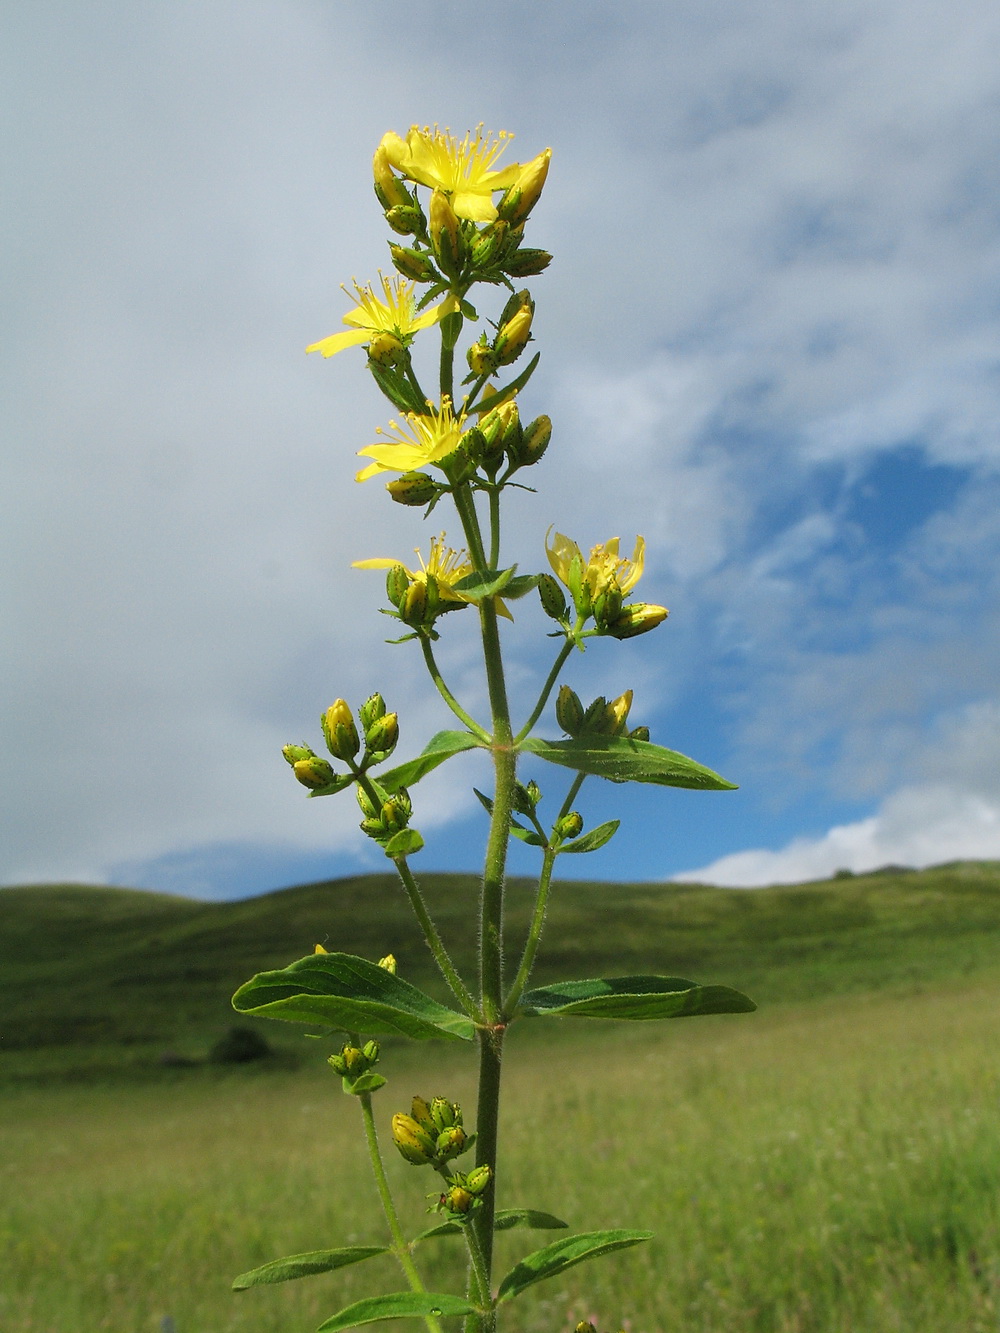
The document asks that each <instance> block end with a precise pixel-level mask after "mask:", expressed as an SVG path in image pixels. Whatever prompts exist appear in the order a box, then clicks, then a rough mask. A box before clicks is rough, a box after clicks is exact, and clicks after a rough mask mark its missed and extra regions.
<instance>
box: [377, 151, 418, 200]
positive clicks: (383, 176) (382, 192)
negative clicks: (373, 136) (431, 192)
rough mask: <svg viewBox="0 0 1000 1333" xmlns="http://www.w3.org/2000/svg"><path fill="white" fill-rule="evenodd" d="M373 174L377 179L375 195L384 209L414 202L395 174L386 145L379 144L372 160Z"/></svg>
mask: <svg viewBox="0 0 1000 1333" xmlns="http://www.w3.org/2000/svg"><path fill="white" fill-rule="evenodd" d="M372 174H373V175H374V177H375V193H376V195H377V196H378V201H379V203H380V204H381V205H382V207H383V208H386V209H388V208H396V207H397V206H399V205H400V204H412V203H413V200H412V198H411V197H410V193H409V191H408V190H407V188H406V186H405V185H404V184H403V182H402V181H401V180H400V179H399V177H398V176H396V175H395V174H394V173H393V170H392V167H391V166H390V165H389V157H388V154H387V153H386V150H385V147H384V144H381V143H380V144H379V146H378V147H377V148H376V149H375V156H374V157H373V158H372Z"/></svg>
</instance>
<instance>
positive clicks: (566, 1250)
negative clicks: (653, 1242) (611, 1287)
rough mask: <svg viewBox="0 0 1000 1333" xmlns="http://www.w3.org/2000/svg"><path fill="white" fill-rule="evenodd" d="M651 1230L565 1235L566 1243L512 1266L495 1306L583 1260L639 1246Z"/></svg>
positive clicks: (647, 1237) (542, 1250)
mask: <svg viewBox="0 0 1000 1333" xmlns="http://www.w3.org/2000/svg"><path fill="white" fill-rule="evenodd" d="M652 1235H653V1233H652V1232H651V1231H626V1230H624V1229H616V1230H612V1231H584V1232H581V1233H580V1235H578V1236H567V1237H566V1239H565V1240H556V1241H553V1242H552V1244H551V1245H546V1246H545V1248H544V1249H541V1250H536V1251H535V1252H534V1254H529V1255H526V1256H525V1258H523V1259H522V1260H521V1262H520V1263H519V1264H515V1265H514V1267H513V1268H512V1269H511V1270H510V1272H509V1273H508V1274H507V1276H506V1277H505V1278H504V1280H503V1281H502V1282H501V1283H500V1290H499V1292H498V1294H497V1303H498V1304H499V1303H501V1302H502V1301H510V1300H513V1299H514V1297H515V1296H520V1294H521V1292H522V1291H524V1290H525V1289H526V1288H527V1287H530V1286H533V1285H534V1283H536V1282H542V1281H544V1279H545V1278H547V1277H555V1276H556V1275H557V1274H559V1273H564V1272H565V1271H566V1269H567V1268H572V1267H573V1266H574V1264H582V1263H583V1261H584V1260H585V1259H596V1258H597V1256H598V1255H601V1254H611V1253H612V1251H614V1250H626V1249H628V1248H629V1247H630V1246H632V1245H640V1244H641V1243H642V1242H643V1241H644V1240H650V1239H651V1237H652Z"/></svg>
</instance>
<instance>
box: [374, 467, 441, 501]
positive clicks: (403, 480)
mask: <svg viewBox="0 0 1000 1333" xmlns="http://www.w3.org/2000/svg"><path fill="white" fill-rule="evenodd" d="M385 489H386V490H387V491H388V492H389V494H390V495H391V496H392V498H393V499H394V500H395V501H396V503H397V504H398V505H412V506H413V507H414V508H416V507H417V506H418V505H427V504H430V502H431V501H432V500H433V499H434V497H435V495H437V492H438V488H437V484H436V483H435V481H434V479H433V477H429V476H428V475H427V473H426V472H404V473H403V474H402V475H401V476H398V477H393V479H392V481H387V482H386V484H385Z"/></svg>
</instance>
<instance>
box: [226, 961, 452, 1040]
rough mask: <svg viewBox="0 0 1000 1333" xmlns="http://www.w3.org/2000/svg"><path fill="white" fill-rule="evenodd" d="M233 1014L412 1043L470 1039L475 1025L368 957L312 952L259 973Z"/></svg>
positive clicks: (242, 991) (240, 995)
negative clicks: (390, 1036)
mask: <svg viewBox="0 0 1000 1333" xmlns="http://www.w3.org/2000/svg"><path fill="white" fill-rule="evenodd" d="M233 1008H234V1009H235V1010H236V1011H237V1013H241V1014H254V1015H256V1016H257V1017H260V1018H280V1019H283V1020H284V1021H285V1022H287V1023H307V1024H309V1026H311V1027H314V1026H315V1025H316V1024H321V1025H323V1026H325V1027H330V1028H335V1029H337V1030H338V1031H340V1032H347V1033H351V1032H371V1033H374V1034H382V1033H393V1034H396V1035H399V1036H404V1037H410V1038H412V1040H414V1041H433V1040H444V1041H471V1040H472V1039H473V1037H474V1036H475V1027H474V1025H473V1023H472V1021H471V1019H469V1018H467V1017H466V1016H465V1014H460V1013H457V1012H456V1011H455V1010H454V1009H449V1008H447V1007H446V1006H445V1005H443V1004H438V1002H437V1000H432V999H431V997H430V996H429V995H425V994H424V993H423V991H420V990H417V988H416V986H411V985H410V983H409V982H408V981H403V979H402V978H401V977H397V976H394V975H393V974H392V973H391V972H387V971H386V970H385V968H384V967H379V966H378V964H377V963H370V962H369V961H368V959H367V958H356V957H355V956H354V955H353V954H347V953H320V954H310V955H309V956H308V957H307V958H300V959H299V960H298V962H295V963H292V964H291V965H290V966H289V967H285V968H281V969H280V970H278V971H274V972H259V973H258V974H257V976H255V977H253V978H251V980H250V981H248V982H246V983H245V984H244V985H242V986H241V987H240V988H239V990H238V991H237V992H236V994H235V995H234V996H233Z"/></svg>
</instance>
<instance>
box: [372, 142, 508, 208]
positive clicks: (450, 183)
mask: <svg viewBox="0 0 1000 1333" xmlns="http://www.w3.org/2000/svg"><path fill="white" fill-rule="evenodd" d="M513 137H514V136H513V135H512V134H507V133H506V132H505V131H504V130H501V131H500V133H499V134H498V135H497V136H496V139H494V138H493V132H492V130H490V131H488V132H487V133H486V134H485V135H484V134H483V127H482V125H479V126H478V127H477V129H476V132H475V134H467V135H466V136H465V138H464V139H463V140H462V141H461V143H460V142H459V141H458V139H456V138H455V136H454V135H453V134H452V133H451V132H450V131H449V130H447V129H446V130H444V132H442V131H441V130H439V129H438V127H437V126H436V125H435V126H434V128H433V130H432V129H430V128H429V127H427V126H425V127H424V128H423V129H420V128H419V127H418V126H416V125H411V126H410V131H409V133H408V134H407V136H406V138H405V139H401V138H400V136H399V135H398V134H393V133H392V132H391V131H390V133H388V134H386V135H385V136H384V137H383V139H382V142H381V143H380V144H379V149H380V150H384V160H385V161H388V162H389V163H390V164H391V165H392V166H393V167H395V168H396V170H397V171H398V172H400V173H401V174H402V175H403V176H405V177H406V178H407V179H408V180H411V181H416V182H417V184H418V185H426V186H428V187H429V188H430V189H432V190H435V189H436V190H444V191H445V193H446V194H449V195H451V206H452V208H453V209H454V210H455V212H456V213H457V214H458V216H459V217H460V218H466V219H467V220H468V221H470V222H492V221H493V220H494V219H495V217H496V215H497V210H496V208H495V207H494V204H493V198H492V196H493V194H494V193H495V192H496V191H497V190H506V189H507V187H508V186H509V185H513V184H514V182H515V181H516V180H517V179H518V177H519V175H520V173H521V166H520V163H517V162H511V163H510V164H509V165H507V166H505V167H503V168H501V169H500V170H494V163H495V162H496V160H497V158H498V157H499V156H500V154H501V153H502V152H503V151H504V149H505V148H506V147H507V143H508V141H509V140H510V139H512V138H513Z"/></svg>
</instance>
